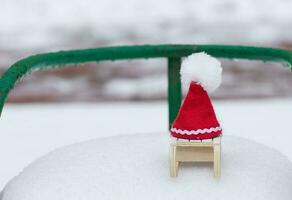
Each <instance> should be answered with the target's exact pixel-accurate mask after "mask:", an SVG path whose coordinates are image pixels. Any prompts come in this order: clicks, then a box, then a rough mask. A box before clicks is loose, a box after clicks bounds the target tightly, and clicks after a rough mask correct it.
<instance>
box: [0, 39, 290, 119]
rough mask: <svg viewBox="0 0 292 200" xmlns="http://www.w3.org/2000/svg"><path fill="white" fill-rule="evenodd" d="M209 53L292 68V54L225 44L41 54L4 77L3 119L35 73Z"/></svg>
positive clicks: (0, 96) (0, 91)
mask: <svg viewBox="0 0 292 200" xmlns="http://www.w3.org/2000/svg"><path fill="white" fill-rule="evenodd" d="M201 51H205V52H206V53H208V54H210V55H212V56H215V57H218V58H228V59H250V60H262V61H274V62H280V63H283V64H287V66H288V67H290V68H291V66H292V51H289V50H283V49H274V48H262V47H247V46H224V45H174V44H172V45H141V46H120V47H103V48H95V49H84V50H71V51H59V52H53V53H45V54H38V55H34V56H30V57H27V58H24V59H22V60H20V61H18V62H16V63H15V64H13V65H12V66H11V67H10V68H9V69H8V70H6V71H5V73H4V74H3V75H2V76H1V78H0V116H1V113H2V110H3V106H4V103H5V101H6V99H7V97H8V95H9V92H10V91H11V90H12V89H13V87H14V85H15V84H16V83H17V82H18V81H19V80H21V78H22V77H24V76H25V75H26V74H28V73H29V72H31V71H34V70H45V69H50V68H55V67H64V65H66V64H79V63H86V62H99V61H106V60H122V59H141V58H169V57H184V56H187V55H189V54H191V53H195V52H201Z"/></svg>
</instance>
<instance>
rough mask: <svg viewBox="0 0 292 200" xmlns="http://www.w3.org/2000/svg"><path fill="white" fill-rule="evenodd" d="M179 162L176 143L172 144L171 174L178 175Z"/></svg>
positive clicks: (172, 175)
mask: <svg viewBox="0 0 292 200" xmlns="http://www.w3.org/2000/svg"><path fill="white" fill-rule="evenodd" d="M178 165H179V163H178V162H177V161H176V145H175V144H171V145H170V176H171V177H176V176H177V172H178Z"/></svg>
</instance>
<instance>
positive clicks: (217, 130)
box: [170, 52, 222, 140]
mask: <svg viewBox="0 0 292 200" xmlns="http://www.w3.org/2000/svg"><path fill="white" fill-rule="evenodd" d="M180 73H181V79H182V83H183V84H184V85H187V86H188V87H189V90H188V93H187V95H186V98H185V100H184V102H183V104H182V106H181V108H180V110H179V113H178V115H177V117H176V119H175V121H174V123H173V125H172V127H171V129H170V132H171V135H172V136H173V137H176V138H183V139H189V140H202V139H210V138H214V137H218V136H219V135H221V133H222V128H221V127H220V124H219V122H218V120H217V118H216V114H215V112H214V109H213V106H212V103H211V100H210V98H209V95H208V92H213V91H214V90H216V89H217V88H218V87H219V85H220V83H221V77H222V68H221V63H220V62H219V61H218V60H217V59H216V58H214V57H211V56H209V55H208V54H206V53H204V52H201V53H195V54H192V55H190V56H188V57H187V58H186V59H185V60H184V61H183V62H182V66H181V71H180Z"/></svg>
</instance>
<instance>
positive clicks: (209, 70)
mask: <svg viewBox="0 0 292 200" xmlns="http://www.w3.org/2000/svg"><path fill="white" fill-rule="evenodd" d="M180 74H181V80H182V83H183V84H184V85H186V86H189V84H190V83H191V82H192V81H193V82H196V83H199V84H201V85H202V87H203V88H204V89H205V90H207V92H209V93H210V92H213V91H215V90H216V89H217V88H218V87H219V86H220V84H221V80H222V67H221V63H220V62H219V60H217V59H216V58H214V57H212V56H210V55H208V54H206V53H205V52H200V53H194V54H191V55H190V56H188V57H186V58H185V59H184V60H183V62H182V65H181V69H180Z"/></svg>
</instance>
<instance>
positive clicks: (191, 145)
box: [170, 137, 221, 178]
mask: <svg viewBox="0 0 292 200" xmlns="http://www.w3.org/2000/svg"><path fill="white" fill-rule="evenodd" d="M173 141H174V142H173V143H171V144H170V176H171V177H176V176H177V175H178V170H179V164H180V163H181V162H213V165H214V167H213V168H214V177H215V178H219V177H220V175H221V137H217V138H214V139H208V140H202V141H201V140H190V141H189V140H182V139H178V140H176V141H175V140H173ZM191 141H192V142H191ZM194 141H196V142H194Z"/></svg>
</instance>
